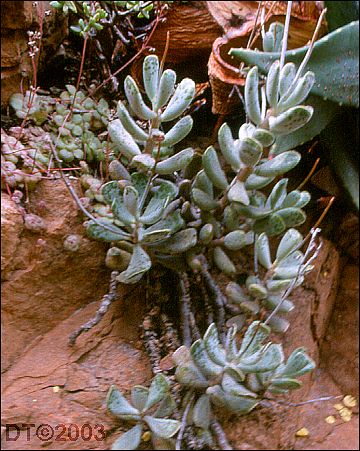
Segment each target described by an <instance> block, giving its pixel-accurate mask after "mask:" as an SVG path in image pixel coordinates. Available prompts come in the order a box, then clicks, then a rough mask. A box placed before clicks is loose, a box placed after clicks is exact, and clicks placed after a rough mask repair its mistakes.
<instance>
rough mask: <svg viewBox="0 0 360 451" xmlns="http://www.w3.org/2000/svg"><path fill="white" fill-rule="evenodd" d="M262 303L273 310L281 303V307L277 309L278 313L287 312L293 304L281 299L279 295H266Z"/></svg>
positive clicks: (292, 308) (291, 308)
mask: <svg viewBox="0 0 360 451" xmlns="http://www.w3.org/2000/svg"><path fill="white" fill-rule="evenodd" d="M263 303H264V304H265V306H266V307H267V308H268V309H270V310H274V309H275V308H277V307H278V305H279V304H280V303H281V307H280V308H279V310H278V312H279V313H289V312H291V311H292V310H294V304H293V303H292V302H291V301H289V300H287V299H284V300H282V297H281V296H267V298H266V299H264V301H263Z"/></svg>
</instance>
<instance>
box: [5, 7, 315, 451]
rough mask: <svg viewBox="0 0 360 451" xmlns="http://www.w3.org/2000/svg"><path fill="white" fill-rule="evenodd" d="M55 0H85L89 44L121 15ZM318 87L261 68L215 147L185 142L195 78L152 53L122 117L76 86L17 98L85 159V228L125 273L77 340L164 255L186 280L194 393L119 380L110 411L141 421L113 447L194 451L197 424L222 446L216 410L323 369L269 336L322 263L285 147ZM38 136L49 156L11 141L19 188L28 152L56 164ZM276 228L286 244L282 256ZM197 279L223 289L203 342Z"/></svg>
mask: <svg viewBox="0 0 360 451" xmlns="http://www.w3.org/2000/svg"><path fill="white" fill-rule="evenodd" d="M52 3H53V6H55V7H57V8H61V9H62V10H63V11H64V12H65V13H66V12H68V11H69V10H70V11H72V12H75V11H78V7H77V5H76V4H77V3H82V13H83V14H84V15H85V16H86V17H87V20H86V21H85V20H83V22H82V23H81V24H80V20H82V19H80V20H79V27H78V28H79V29H78V30H74V31H77V32H79V33H80V34H82V35H83V36H84V38H85V37H87V36H88V34H89V35H91V34H92V33H93V32H96V31H97V30H100V29H101V27H102V24H103V22H104V19H106V18H107V17H106V14H105V15H104V13H103V12H102V11H104V10H103V9H102V8H101V7H100V5H98V4H97V2H52ZM89 3H91V5H90V4H89ZM103 3H109V2H103ZM111 3H116V4H118V5H116V6H119V7H124V8H127V10H128V11H130V10H131V11H132V10H134V11H136V12H138V13H139V14H140V13H141V14H142V15H143V16H145V17H147V16H146V14H148V13H149V12H150V10H151V9H149V5H145V4H148V3H149V4H150V3H152V2H111ZM120 3H121V5H120ZM145 8H147V9H146V10H145ZM144 11H146V13H145V12H144ZM283 32H284V28H283V27H282V26H279V25H278V24H272V25H271V26H270V28H269V30H268V31H267V32H265V31H264V33H263V40H264V49H267V51H268V52H276V51H279V49H280V48H282V40H283ZM314 83H315V75H314V73H313V72H312V71H307V72H305V71H304V65H300V66H299V68H296V66H295V64H293V63H291V62H290V63H289V62H288V63H286V64H283V63H281V62H280V61H279V60H278V59H276V60H275V61H273V62H272V64H271V66H270V67H269V69H268V73H267V75H266V76H265V77H264V78H261V77H259V73H258V68H257V67H256V66H255V67H253V68H251V69H250V70H249V71H248V74H247V78H246V84H245V91H244V107H245V112H246V116H247V121H246V123H245V124H243V125H242V126H241V127H240V128H239V130H238V131H237V133H236V135H234V131H233V130H231V128H230V127H229V125H228V124H226V123H224V124H223V125H222V126H221V128H220V129H219V132H218V144H215V145H213V146H209V147H208V148H207V149H205V150H204V151H203V150H198V149H197V150H196V151H195V150H194V149H193V148H191V147H186V146H184V145H181V142H182V141H183V140H184V139H185V138H186V137H187V136H188V135H189V134H190V132H191V131H192V127H193V119H192V118H191V116H190V115H189V114H188V109H189V106H190V105H191V102H192V101H193V99H194V96H195V83H194V81H193V80H191V79H189V78H185V79H183V80H181V81H180V82H178V81H177V76H176V73H175V72H174V71H173V70H172V69H166V70H165V69H164V61H159V59H158V57H157V56H154V55H150V56H147V57H146V58H145V59H144V63H143V88H144V89H143V90H141V89H140V87H139V86H138V84H137V83H136V81H135V80H134V79H133V78H132V77H131V76H127V77H126V78H125V81H124V91H125V96H126V100H125V101H122V100H120V101H118V102H117V105H116V113H113V112H112V111H111V110H110V108H109V105H108V103H107V102H106V101H105V100H103V99H100V100H99V101H96V100H93V99H92V98H89V97H86V96H85V94H84V93H82V92H80V91H78V90H77V88H75V87H74V86H72V85H67V87H66V88H67V90H66V91H64V92H63V93H62V94H61V95H60V98H59V99H58V100H57V101H54V100H53V99H50V98H48V97H44V96H40V95H37V94H36V93H35V94H34V95H33V100H32V103H31V107H30V108H29V106H28V101H29V98H30V94H29V93H26V94H25V96H23V95H21V94H17V95H15V96H13V98H12V99H11V105H12V107H13V108H14V109H15V111H16V114H17V116H18V117H19V118H21V119H31V120H33V121H34V122H35V124H37V125H43V124H45V122H46V123H47V127H48V132H49V136H50V137H51V142H52V143H51V145H50V147H51V149H52V152H53V155H56V157H57V158H60V160H61V161H62V162H65V163H69V162H72V161H77V162H79V165H80V167H81V171H82V175H81V177H80V180H81V184H82V186H83V187H84V189H85V193H84V197H83V198H82V199H80V200H81V208H82V209H83V211H85V213H87V216H88V217H89V220H87V221H86V222H85V223H84V225H85V227H86V233H87V235H88V236H89V237H90V238H93V239H96V240H100V241H105V242H107V243H109V244H110V247H109V250H108V252H107V255H106V262H105V263H106V265H107V266H108V267H109V268H111V269H112V270H113V272H112V276H111V277H112V278H111V284H110V285H111V290H110V292H111V293H110V294H111V296H110V295H109V296H107V297H106V296H105V297H104V301H103V302H104V304H103V303H102V307H101V313H100V314H99V315H97V319H96V320H91V321H89V323H87V324H85V325H84V326H83V327H82V329H81V330H80V331H79V332H76V333H75V334H74V337H75V338H76V337H77V336H78V335H79V334H80V333H81V331H82V330H89V328H90V327H92V326H93V325H94V324H96V323H97V322H98V321H99V318H101V316H102V315H103V314H104V312H105V311H106V306H108V305H109V303H110V302H111V300H112V299H114V298H115V292H116V283H125V284H135V283H138V282H139V281H140V280H141V279H142V278H143V277H144V275H145V274H146V273H147V272H148V271H149V270H150V269H151V268H152V267H153V266H154V265H155V264H157V263H160V264H162V265H163V266H165V267H166V268H169V269H171V270H174V271H175V272H176V273H177V274H178V276H179V279H180V287H181V291H182V299H181V308H180V311H181V321H182V329H183V340H184V343H185V346H180V347H179V348H178V349H177V350H176V351H175V352H174V354H173V362H174V367H175V375H174V378H175V380H176V382H177V383H178V384H179V385H180V387H181V388H182V389H183V390H182V394H184V396H183V401H182V403H181V402H179V399H175V398H174V396H173V391H172V388H173V380H171V379H170V378H168V377H166V376H164V375H162V374H157V375H156V376H155V378H154V379H153V381H152V383H151V386H150V388H149V389H147V388H146V387H142V386H135V387H133V389H132V390H131V403H130V402H129V401H127V400H126V398H125V397H124V396H123V395H122V394H121V392H120V391H119V390H118V389H117V388H116V387H114V386H113V387H111V389H110V391H109V394H108V398H107V406H108V408H109V410H110V412H111V413H113V414H114V415H116V416H117V417H119V418H120V419H122V420H124V421H129V422H131V423H135V425H134V426H133V427H132V428H131V429H130V430H129V431H127V432H126V433H124V434H123V435H122V436H121V437H120V438H119V439H118V440H117V441H116V442H115V443H114V444H113V448H112V449H136V448H137V447H138V446H139V443H140V442H141V439H143V440H149V439H151V440H152V444H153V447H154V449H174V448H176V449H181V441H182V438H183V436H184V431H185V429H186V428H192V430H193V431H194V433H195V435H196V437H197V438H198V439H199V440H201V443H202V444H203V445H204V446H208V447H212V448H215V447H216V443H215V439H214V431H215V432H216V430H218V426H217V423H216V415H217V411H218V408H220V409H222V408H224V409H226V410H228V411H229V412H231V413H236V414H247V413H249V412H250V411H251V410H253V409H254V408H256V407H257V406H258V405H261V402H262V400H263V399H264V398H265V397H266V395H267V393H272V394H285V393H287V392H288V391H289V390H293V389H296V388H299V387H300V386H301V382H300V381H299V380H298V379H297V378H298V377H299V376H302V375H303V374H305V373H307V372H309V371H311V370H312V369H313V368H314V366H315V364H314V362H313V361H312V360H311V358H310V357H308V356H307V354H306V351H305V349H303V348H298V349H295V350H294V351H293V352H292V353H291V355H290V356H289V357H288V358H287V359H286V358H285V356H284V352H283V349H282V345H281V344H275V343H271V342H270V341H269V336H270V333H271V332H281V333H284V332H285V331H286V330H287V329H288V327H289V322H288V321H287V320H286V319H285V318H284V317H283V316H282V315H283V314H286V313H287V312H289V311H291V310H292V309H293V308H294V304H293V302H292V301H290V299H288V297H289V295H290V293H291V291H292V290H293V289H294V288H295V287H297V286H299V285H300V284H301V283H302V282H303V280H304V276H305V274H306V273H307V272H308V271H310V270H311V269H312V261H313V260H314V258H315V257H316V255H317V251H318V247H317V245H316V244H315V237H316V234H317V233H318V229H316V230H315V231H312V233H311V234H312V238H311V239H310V244H309V246H308V247H307V249H306V251H304V252H302V251H301V249H302V248H303V246H304V244H305V243H306V241H307V238H308V237H306V238H305V239H304V238H303V236H302V235H301V234H300V232H298V231H297V230H296V227H297V226H300V225H301V224H303V223H304V222H305V220H306V214H305V212H304V210H303V208H304V207H305V206H306V205H307V203H308V202H309V201H310V194H309V193H308V192H307V191H300V190H297V189H292V190H291V189H288V184H289V179H288V178H286V177H284V175H285V174H286V173H287V172H289V171H290V170H292V169H293V168H294V167H295V166H296V165H297V164H298V163H299V162H300V159H301V155H300V153H299V152H297V151H295V150H292V149H290V150H289V149H288V148H286V149H284V148H281V147H280V146H279V145H278V143H279V140H281V139H282V138H283V137H286V136H288V135H290V134H292V133H294V132H296V131H298V130H301V129H302V128H303V127H304V126H305V125H306V124H308V123H309V121H310V119H311V118H312V115H313V108H312V107H311V106H308V105H304V102H305V101H306V99H307V96H308V94H309V93H310V91H311V90H312V88H313V86H314ZM142 92H143V93H142ZM106 127H107V133H106V132H105V133H104V129H105V128H106ZM234 136H235V137H234ZM32 146H33V147H34V148H35V152H34V153H32V154H29V153H27V152H28V150H27V149H24V147H23V144H22V143H21V142H20V141H19V140H18V139H16V140H15V141H14V140H13V139H10V138H9V137H7V138H5V136H4V147H3V155H2V158H3V159H4V161H5V163H6V165H7V166H6V170H7V173H6V177H5V179H6V181H7V183H8V185H9V186H11V187H15V186H16V184H17V183H19V182H20V180H18V179H16V178H14V180H13V179H12V178H11V170H12V171H13V172H16V170H17V165H18V164H19V162H20V163H21V162H22V161H24V163H23V166H24V167H26V164H27V163H26V164H25V161H26V162H27V161H28V160H26V158H31V161H32V162H33V163H34V162H35V163H38V162H39V161H40V160H39V158H40V159H43V160H41V163H42V164H43V165H46V164H47V165H49V164H50V161H49V156H50V152H49V153H45V152H43V150H42V148H41V146H40V147H39V146H38V147H36V145H35V143H32ZM54 149H55V150H54ZM98 162H100V164H101V163H104V167H105V165H106V171H107V174H106V175H107V176H108V177H107V181H106V182H105V183H104V179H103V178H102V177H101V178H100V177H99V178H98V176H97V174H96V173H93V172H92V170H91V165H93V166H95V165H96V163H98ZM88 163H90V165H88ZM9 165H10V166H9ZM11 165H12V166H11ZM109 179H110V181H108V180H109ZM311 234H310V235H311ZM270 237H271V238H272V239H274V240H277V246H276V251H275V253H274V252H273V251H271V246H270V240H269V238H270ZM68 238H69V239H67V241H65V242H64V248H65V249H66V250H68V251H73V252H76V251H77V249H78V248H79V237H77V236H74V235H71V236H70V237H68ZM250 246H251V247H252V248H253V249H254V267H253V271H252V272H251V273H250V272H249V273H248V274H247V278H246V281H245V282H244V283H240V281H239V279H238V278H237V274H238V270H237V267H236V260H235V258H234V256H235V254H234V251H239V250H242V249H244V250H245V248H247V249H249V247H250ZM214 266H215V267H217V268H218V269H219V271H220V272H221V273H222V274H223V275H225V276H226V277H227V278H228V280H229V279H230V281H228V283H227V286H226V290H225V294H224V293H222V292H221V290H220V288H219V287H218V286H217V284H216V282H215V281H214V280H213V279H212V277H211V274H210V272H209V271H208V267H214ZM191 273H194V274H196V275H199V276H200V279H201V280H202V283H204V285H206V287H207V289H208V291H206V290H205V291H204V304H205V303H206V302H207V300H206V299H205V298H206V297H207V295H208V294H209V293H210V294H211V296H212V297H213V298H214V299H213V301H214V302H213V306H212V308H213V310H212V313H213V314H212V315H211V317H212V319H211V320H208V319H207V320H206V323H207V326H208V327H207V330H206V332H205V334H204V335H203V338H200V337H201V335H202V334H201V333H200V331H199V328H198V326H197V324H196V318H195V315H194V312H193V311H192V310H191V303H190V292H189V289H188V274H191ZM110 298H111V299H110ZM234 308H235V310H237V311H238V312H241V313H242V314H247V315H249V316H251V318H252V320H253V321H252V322H251V323H250V325H249V326H248V327H247V329H246V331H245V332H244V334H243V338H242V340H241V344H240V345H239V343H238V332H240V330H238V329H237V328H236V326H232V327H229V328H227V329H226V327H225V313H224V312H225V310H226V312H227V313H229V312H230V313H232V312H233V311H234ZM209 317H210V316H209ZM209 317H208V318H209ZM254 318H255V320H254ZM190 329H191V332H189V331H190ZM185 337H186V339H185ZM174 418H175V419H174ZM144 430H145V432H144ZM176 434H177V438H176V439H175V436H176ZM215 435H216V434H215ZM217 438H218V441H219V440H220V439H219V437H217ZM223 449H228V448H223Z"/></svg>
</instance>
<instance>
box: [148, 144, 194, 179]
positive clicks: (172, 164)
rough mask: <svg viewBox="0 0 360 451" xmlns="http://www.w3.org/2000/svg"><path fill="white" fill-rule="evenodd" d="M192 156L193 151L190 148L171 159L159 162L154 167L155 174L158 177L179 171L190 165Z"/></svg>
mask: <svg viewBox="0 0 360 451" xmlns="http://www.w3.org/2000/svg"><path fill="white" fill-rule="evenodd" d="M193 156H194V149H192V148H191V147H188V148H186V149H184V150H181V151H180V152H178V153H176V154H175V155H173V156H172V157H169V158H167V159H166V160H164V161H160V163H158V164H157V165H156V172H157V173H158V174H160V175H165V174H173V173H174V172H177V171H181V170H182V169H185V167H186V166H187V165H188V164H189V163H190V161H191V160H192V158H193Z"/></svg>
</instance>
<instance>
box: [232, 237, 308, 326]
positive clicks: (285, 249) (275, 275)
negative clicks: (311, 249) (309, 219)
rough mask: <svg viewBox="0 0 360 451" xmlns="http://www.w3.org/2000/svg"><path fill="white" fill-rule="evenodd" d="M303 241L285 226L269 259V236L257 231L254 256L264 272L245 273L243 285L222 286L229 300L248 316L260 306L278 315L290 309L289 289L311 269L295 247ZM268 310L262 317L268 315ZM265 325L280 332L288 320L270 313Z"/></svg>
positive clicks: (292, 306)
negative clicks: (258, 273) (260, 274)
mask: <svg viewBox="0 0 360 451" xmlns="http://www.w3.org/2000/svg"><path fill="white" fill-rule="evenodd" d="M303 243H304V240H303V237H302V235H301V234H300V233H299V232H298V231H297V230H296V229H289V230H288V231H287V232H286V233H285V234H284V235H283V237H282V239H281V240H280V243H279V246H278V248H277V251H276V256H275V259H274V261H272V259H271V254H270V246H269V238H268V236H267V235H266V234H265V233H261V234H260V235H259V236H258V237H257V238H256V241H255V249H256V258H257V261H258V263H260V265H261V266H262V267H263V268H265V269H266V273H265V274H264V276H263V277H260V276H259V275H250V276H248V277H247V279H246V282H245V287H241V286H240V285H239V284H237V283H235V282H230V283H229V284H228V285H227V287H226V294H227V296H228V298H229V300H230V301H231V302H233V303H234V304H236V305H238V306H239V307H240V308H241V310H243V311H244V312H245V313H248V314H251V315H257V314H259V312H260V309H262V308H263V309H265V310H267V311H268V312H269V313H271V312H273V311H274V310H275V309H276V311H277V313H279V314H286V313H288V312H290V311H292V310H293V309H294V304H293V302H292V301H290V300H289V299H287V297H288V295H289V294H290V293H289V291H290V290H289V289H292V288H295V287H297V286H299V285H301V284H302V283H303V281H304V276H305V275H306V273H308V272H309V271H311V270H312V269H313V265H311V264H310V262H309V261H308V260H307V258H305V255H304V254H303V253H302V252H301V251H300V250H299V248H300V247H301V246H302V245H303ZM269 313H268V314H267V315H266V317H268V316H270V315H269ZM268 324H269V326H270V327H271V330H272V331H274V332H281V333H284V332H286V330H287V329H288V327H289V322H288V321H287V320H286V319H285V318H283V317H282V316H279V315H278V314H276V315H271V318H270V320H269V322H268Z"/></svg>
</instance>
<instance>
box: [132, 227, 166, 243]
mask: <svg viewBox="0 0 360 451" xmlns="http://www.w3.org/2000/svg"><path fill="white" fill-rule="evenodd" d="M148 230H149V229H147V230H145V231H144V232H143V233H142V235H141V238H140V240H139V242H140V243H142V244H144V245H145V244H146V245H148V246H149V245H156V246H158V244H159V243H162V242H163V241H165V240H167V239H168V238H170V236H171V229H160V230H151V231H148Z"/></svg>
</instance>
